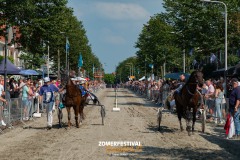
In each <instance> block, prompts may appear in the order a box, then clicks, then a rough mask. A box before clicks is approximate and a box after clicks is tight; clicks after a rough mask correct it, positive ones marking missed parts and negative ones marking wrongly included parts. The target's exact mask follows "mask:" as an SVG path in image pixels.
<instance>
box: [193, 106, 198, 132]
mask: <svg viewBox="0 0 240 160" xmlns="http://www.w3.org/2000/svg"><path fill="white" fill-rule="evenodd" d="M196 113H197V108H194V110H193V122H192V133H194V126H195V122H196Z"/></svg>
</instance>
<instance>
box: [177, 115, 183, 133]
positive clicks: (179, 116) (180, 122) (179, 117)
mask: <svg viewBox="0 0 240 160" xmlns="http://www.w3.org/2000/svg"><path fill="white" fill-rule="evenodd" d="M181 119H182V115H181V112H178V120H179V124H180V130H181V132H182V131H183V126H182V121H181Z"/></svg>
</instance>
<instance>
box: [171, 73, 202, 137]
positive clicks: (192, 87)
mask: <svg viewBox="0 0 240 160" xmlns="http://www.w3.org/2000/svg"><path fill="white" fill-rule="evenodd" d="M202 85H203V73H202V72H201V71H194V72H192V74H191V75H190V77H189V79H188V81H187V82H186V84H185V85H184V86H183V88H182V90H181V92H180V93H175V94H174V98H175V102H176V109H177V115H178V120H179V123H180V129H181V131H183V126H182V122H181V118H182V117H183V118H185V119H186V123H187V127H186V130H187V131H188V135H190V130H191V126H190V121H191V119H192V120H193V121H192V132H194V125H195V121H196V113H197V109H198V107H199V106H198V102H199V99H200V97H201V95H200V94H199V92H198V91H197V86H199V87H202ZM191 111H192V112H191Z"/></svg>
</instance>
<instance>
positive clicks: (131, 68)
mask: <svg viewBox="0 0 240 160" xmlns="http://www.w3.org/2000/svg"><path fill="white" fill-rule="evenodd" d="M127 65H130V74H131V76H134V75H133V64H132V63H127ZM131 70H132V72H131Z"/></svg>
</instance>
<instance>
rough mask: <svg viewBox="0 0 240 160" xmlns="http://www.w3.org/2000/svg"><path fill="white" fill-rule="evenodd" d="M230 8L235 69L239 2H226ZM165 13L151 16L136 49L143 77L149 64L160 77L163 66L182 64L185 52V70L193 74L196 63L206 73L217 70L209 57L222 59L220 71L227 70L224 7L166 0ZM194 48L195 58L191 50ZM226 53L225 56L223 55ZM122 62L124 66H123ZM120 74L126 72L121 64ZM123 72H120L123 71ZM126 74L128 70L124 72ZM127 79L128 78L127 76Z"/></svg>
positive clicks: (231, 55) (230, 41) (168, 69)
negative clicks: (212, 55)
mask: <svg viewBox="0 0 240 160" xmlns="http://www.w3.org/2000/svg"><path fill="white" fill-rule="evenodd" d="M223 2H224V3H226V5H227V8H228V21H227V23H228V66H234V65H235V64H236V63H237V62H238V61H239V57H238V56H236V53H237V52H239V42H240V25H239V24H240V23H239V22H240V13H239V8H240V2H239V1H238V0H224V1H223ZM163 6H164V8H165V13H160V14H156V15H154V16H152V17H151V18H150V19H149V21H148V22H147V24H145V25H144V26H143V28H142V31H141V33H140V34H139V38H138V40H137V42H136V45H135V47H136V48H137V49H138V51H137V52H136V55H137V58H136V59H137V61H136V65H137V66H138V67H139V69H140V73H141V74H142V75H145V74H143V73H144V72H146V75H147V74H148V73H151V68H150V67H148V65H149V64H154V70H153V72H154V74H155V75H161V73H162V69H161V70H160V68H162V66H163V63H164V62H166V72H171V71H172V70H173V68H175V67H177V68H180V70H179V71H181V70H182V65H183V51H184V52H185V55H186V71H187V72H189V71H192V70H193V68H192V67H191V65H192V62H193V60H194V59H195V60H197V61H198V62H199V63H200V64H201V65H203V66H205V67H204V68H205V74H206V75H208V74H210V73H211V71H213V70H216V66H212V64H208V62H209V56H210V55H211V53H215V55H216V56H217V58H218V59H220V54H221V56H222V59H221V62H220V63H219V64H218V68H223V67H224V56H223V55H224V53H223V51H224V50H225V19H224V13H225V9H224V5H222V4H216V3H206V2H201V1H196V0H174V1H173V0H164V2H163ZM192 48H194V52H193V53H192V55H189V51H190V50H191V49H192ZM222 53H223V54H222ZM125 61H126V60H125ZM125 61H123V62H122V63H124V62H125ZM122 63H120V64H119V66H118V67H117V72H119V71H121V70H123V69H121V67H120V65H121V64H122ZM120 69H121V70H120ZM124 72H126V70H124ZM124 77H125V76H124Z"/></svg>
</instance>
